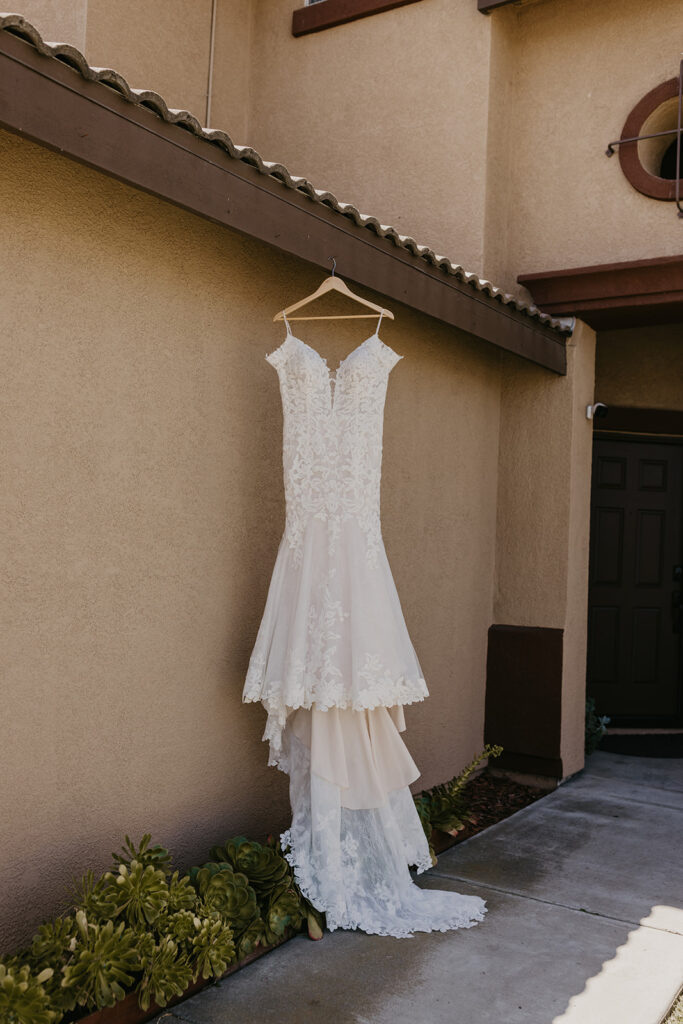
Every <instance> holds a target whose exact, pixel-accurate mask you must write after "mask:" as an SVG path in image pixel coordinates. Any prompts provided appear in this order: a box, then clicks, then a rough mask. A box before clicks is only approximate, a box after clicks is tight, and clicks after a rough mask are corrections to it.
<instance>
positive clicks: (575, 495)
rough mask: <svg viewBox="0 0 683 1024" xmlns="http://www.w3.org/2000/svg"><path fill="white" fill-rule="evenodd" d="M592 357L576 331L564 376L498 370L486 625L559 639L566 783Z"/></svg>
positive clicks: (578, 694)
mask: <svg viewBox="0 0 683 1024" xmlns="http://www.w3.org/2000/svg"><path fill="white" fill-rule="evenodd" d="M594 357H595V334H594V332H593V331H592V330H591V329H590V328H589V327H587V326H586V325H585V324H583V323H582V322H581V321H579V322H578V323H577V329H576V331H575V332H574V334H573V335H572V337H571V339H570V340H569V341H568V344H567V374H566V376H549V375H548V374H546V373H544V371H543V370H542V369H541V368H540V367H537V366H534V365H533V364H531V363H527V362H525V361H523V360H520V359H516V358H515V357H514V356H512V355H510V354H509V353H504V354H503V356H502V364H501V378H502V385H501V412H500V437H501V441H500V455H499V464H498V495H497V507H498V515H497V540H496V551H497V556H496V570H495V598H494V605H493V619H492V621H493V622H496V623H500V624H505V625H515V626H544V627H551V628H555V629H563V630H564V643H563V655H562V657H563V668H562V719H563V721H562V735H561V757H562V762H563V773H564V774H565V775H570V774H572V773H573V772H575V771H578V770H579V769H580V768H581V767H582V766H583V725H584V694H585V681H586V671H585V668H586V648H585V642H586V636H585V634H586V614H587V604H586V602H587V579H588V544H589V512H590V466H591V445H592V422H591V421H590V420H588V419H587V418H586V406H587V405H588V404H589V403H591V402H592V401H593V373H594ZM549 685H552V684H551V681H550V680H549Z"/></svg>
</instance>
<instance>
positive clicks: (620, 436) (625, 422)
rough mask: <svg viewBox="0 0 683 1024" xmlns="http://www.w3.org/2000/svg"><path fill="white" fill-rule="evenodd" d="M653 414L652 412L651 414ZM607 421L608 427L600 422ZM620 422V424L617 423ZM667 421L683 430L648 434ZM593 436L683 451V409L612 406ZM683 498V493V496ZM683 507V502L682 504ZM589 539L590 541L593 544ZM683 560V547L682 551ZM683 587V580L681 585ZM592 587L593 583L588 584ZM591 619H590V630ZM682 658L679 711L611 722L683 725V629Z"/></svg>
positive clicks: (638, 725) (639, 725) (640, 725)
mask: <svg viewBox="0 0 683 1024" xmlns="http://www.w3.org/2000/svg"><path fill="white" fill-rule="evenodd" d="M610 413H613V416H612V419H613V421H615V425H614V426H608V425H607V423H606V422H605V421H608V420H609V419H610ZM649 414H651V415H649ZM603 422H605V426H604V427H603V426H601V425H600V424H601V423H603ZM617 423H618V426H617ZM664 423H666V424H667V426H668V427H669V429H672V428H673V430H674V431H676V430H678V429H680V430H681V433H680V434H677V433H671V434H660V433H656V432H652V433H648V432H647V426H648V425H650V424H652V426H653V427H654V426H655V425H656V424H661V425H663V424H664ZM593 438H594V440H601V441H610V440H613V441H633V442H634V443H637V442H643V441H649V442H651V443H653V444H675V445H678V446H679V447H680V448H681V449H682V450H683V412H679V411H678V410H671V411H669V410H662V409H635V408H634V409H629V408H626V407H620V408H618V409H617V408H610V409H609V412H608V414H607V416H606V417H605V418H604V420H597V421H594V424H593ZM681 499H682V501H683V494H682V495H681ZM592 502H593V491H592V485H591V505H592ZM682 507H683V505H682ZM590 539H591V538H589V543H590ZM681 544H682V546H683V522H682V523H681ZM681 558H682V559H683V550H682V551H681ZM681 585H682V586H683V583H682V584H681ZM588 586H590V583H588ZM587 629H588V622H587V621H586V630H587ZM679 646H680V652H679V660H678V710H677V712H675V713H674V714H673V715H639V716H635V715H613V716H612V717H611V719H610V725H612V726H614V727H615V728H628V727H631V728H633V729H648V728H650V729H655V728H680V727H681V726H683V631H682V632H681V633H680V637H679ZM586 688H588V672H587V671H586Z"/></svg>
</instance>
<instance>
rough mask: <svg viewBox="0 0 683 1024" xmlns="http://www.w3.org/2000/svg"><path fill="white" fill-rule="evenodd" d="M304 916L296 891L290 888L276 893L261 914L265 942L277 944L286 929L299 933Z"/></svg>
mask: <svg viewBox="0 0 683 1024" xmlns="http://www.w3.org/2000/svg"><path fill="white" fill-rule="evenodd" d="M306 916H307V915H306V908H305V907H304V906H303V904H302V902H301V898H300V896H299V893H298V892H297V891H296V889H294V888H293V887H291V886H290V887H289V888H287V889H284V890H282V891H279V892H277V893H276V895H275V898H274V899H271V900H270V901H269V903H268V908H267V910H266V911H265V913H264V914H263V920H264V923H265V938H266V942H267V943H273V942H277V941H278V940H279V939H281V938H282V936H283V935H284V934H285V931H286V930H287V928H292V929H293V930H294V931H299V929H300V928H301V925H302V923H303V921H304V920H305V919H306Z"/></svg>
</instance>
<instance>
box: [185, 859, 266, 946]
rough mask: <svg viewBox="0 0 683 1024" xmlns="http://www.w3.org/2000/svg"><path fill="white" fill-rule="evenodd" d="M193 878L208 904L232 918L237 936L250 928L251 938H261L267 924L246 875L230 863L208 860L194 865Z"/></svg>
mask: <svg viewBox="0 0 683 1024" xmlns="http://www.w3.org/2000/svg"><path fill="white" fill-rule="evenodd" d="M190 881H191V882H192V885H193V886H194V887H195V889H196V890H197V892H198V893H199V895H200V896H201V897H202V899H203V900H204V903H205V904H206V906H207V907H208V908H210V909H212V910H216V911H218V912H219V913H220V914H221V917H222V918H223V919H224V920H225V921H227V922H229V924H230V927H231V928H232V931H233V934H234V936H235V940H239V939H241V938H242V936H243V935H244V934H245V933H246V932H247V931H248V930H249V936H250V939H249V941H251V942H255V943H258V942H260V941H262V939H263V933H264V928H265V926H264V923H263V921H262V920H261V915H260V911H259V906H258V903H257V902H256V893H255V892H254V890H253V889H252V888H251V886H250V885H249V880H248V879H247V876H246V875H243V874H242V873H241V872H240V871H233V869H232V867H231V866H230V865H229V864H227V863H220V864H219V863H208V864H204V865H203V866H202V867H194V868H191V869H190Z"/></svg>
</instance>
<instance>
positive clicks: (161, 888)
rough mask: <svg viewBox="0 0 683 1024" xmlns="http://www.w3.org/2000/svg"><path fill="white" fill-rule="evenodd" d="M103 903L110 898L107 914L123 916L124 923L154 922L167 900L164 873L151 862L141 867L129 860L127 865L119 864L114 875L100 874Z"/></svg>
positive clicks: (142, 923) (139, 864)
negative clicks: (109, 909) (110, 906)
mask: <svg viewBox="0 0 683 1024" xmlns="http://www.w3.org/2000/svg"><path fill="white" fill-rule="evenodd" d="M102 884H103V887H104V899H105V902H106V901H107V900H110V902H111V905H112V907H113V910H112V912H111V914H110V916H111V917H118V916H119V915H121V914H122V915H123V916H124V917H125V919H126V921H127V922H128V924H130V925H133V926H136V925H145V926H146V925H150V924H154V922H155V921H156V919H157V918H158V917H159V915H160V914H161V913H162V912H163V911H164V909H165V908H166V905H167V903H168V895H169V887H168V884H167V882H166V876H165V874H164V872H163V871H162V870H161V869H159V868H155V867H154V866H153V865H152V864H148V865H147V867H144V865H143V864H141V863H140V861H137V860H132V861H131V862H130V867H129V866H128V865H127V864H123V863H122V864H119V870H118V874H117V875H114V874H113V873H112V872H111V871H107V872H106V874H105V875H103V876H102Z"/></svg>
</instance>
